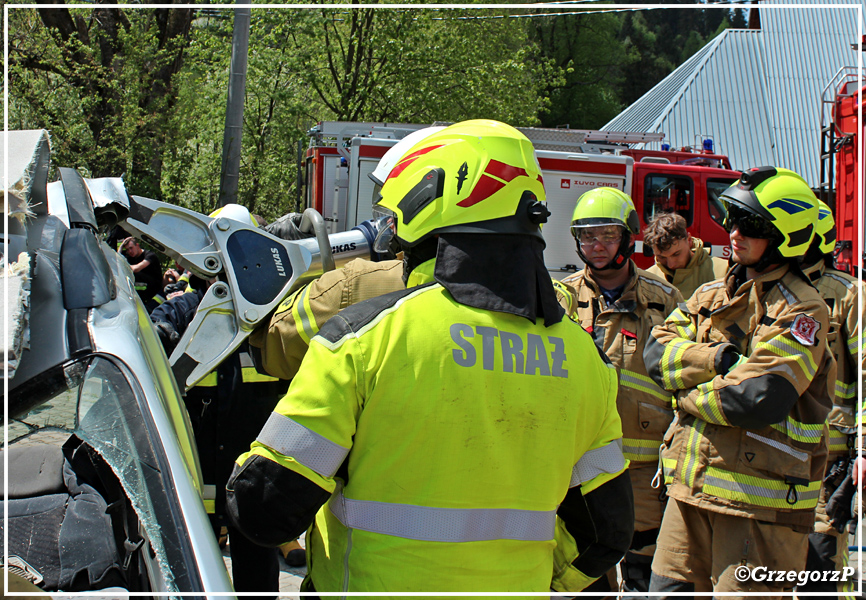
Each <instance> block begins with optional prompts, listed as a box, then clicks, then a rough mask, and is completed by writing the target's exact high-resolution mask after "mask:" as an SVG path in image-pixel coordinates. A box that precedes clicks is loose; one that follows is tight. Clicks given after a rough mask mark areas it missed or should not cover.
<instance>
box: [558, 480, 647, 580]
mask: <svg viewBox="0 0 866 600" xmlns="http://www.w3.org/2000/svg"><path fill="white" fill-rule="evenodd" d="M557 516H558V518H557V525H556V550H555V551H554V570H553V581H552V583H551V587H552V588H553V589H554V590H556V591H558V592H579V591H581V590H582V589H584V588H586V586H588V585H589V584H590V583H592V582H593V581H595V580H596V579H598V578H599V577H601V576H602V575H604V574H605V573H607V572H608V571H609V570H610V569H611V568H613V567H614V566H616V564H617V563H618V562H619V561H620V560H621V559H622V557H623V556H624V555H625V553H626V552H627V551H628V549H629V546H630V545H631V540H632V536H633V535H634V496H633V493H632V487H631V478H630V476H629V473H628V470H625V471H623V472H622V473H620V474H619V475H617V476H615V477H613V478H612V479H610V480H608V481H606V482H605V483H604V484H602V485H600V486H598V487H597V488H595V489H593V490H592V491H591V492H588V493H587V494H586V495H584V494H583V493H582V491H581V487H580V486H575V487H573V488H571V489H570V490H569V491H568V494H567V495H566V496H565V500H563V502H562V504H561V505H560V506H559V510H558V511H557Z"/></svg>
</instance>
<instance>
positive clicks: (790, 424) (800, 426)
mask: <svg viewBox="0 0 866 600" xmlns="http://www.w3.org/2000/svg"><path fill="white" fill-rule="evenodd" d="M771 427H772V428H773V429H775V430H776V431H781V432H782V433H784V434H785V435H787V436H788V437H790V438H793V439H795V440H797V441H798V442H805V443H807V444H817V443H818V442H820V441H821V436H822V435H824V424H823V423H821V424H814V425H811V426H810V425H808V424H806V423H800V422H799V421H795V420H794V419H792V418H791V417H788V418H787V419H786V420H785V421H784V422H782V423H773V424H772V425H771Z"/></svg>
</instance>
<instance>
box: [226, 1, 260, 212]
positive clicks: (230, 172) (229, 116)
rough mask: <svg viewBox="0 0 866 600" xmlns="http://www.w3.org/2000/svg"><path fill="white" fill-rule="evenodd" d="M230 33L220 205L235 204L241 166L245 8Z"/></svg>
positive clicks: (246, 43)
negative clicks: (230, 50)
mask: <svg viewBox="0 0 866 600" xmlns="http://www.w3.org/2000/svg"><path fill="white" fill-rule="evenodd" d="M234 12H235V22H234V29H233V33H232V62H231V70H230V73H229V89H228V98H227V100H226V126H225V132H224V133H223V157H222V168H221V170H220V194H219V203H220V206H225V205H226V204H230V203H236V202H237V201H238V179H239V178H240V167H241V136H242V134H243V126H244V95H245V90H246V85H247V55H248V53H249V46H250V13H251V12H252V9H251V8H250V7H249V6H246V7H241V8H236V9H234Z"/></svg>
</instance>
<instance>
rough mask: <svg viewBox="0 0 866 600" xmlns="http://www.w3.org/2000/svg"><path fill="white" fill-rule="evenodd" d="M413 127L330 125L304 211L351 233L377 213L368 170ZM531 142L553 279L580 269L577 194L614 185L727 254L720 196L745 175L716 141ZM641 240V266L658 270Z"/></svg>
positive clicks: (576, 136)
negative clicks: (543, 196)
mask: <svg viewBox="0 0 866 600" xmlns="http://www.w3.org/2000/svg"><path fill="white" fill-rule="evenodd" d="M422 127H427V125H417V124H397V123H348V122H336V121H325V122H321V123H319V124H318V125H317V126H316V127H314V128H313V129H312V130H311V131H310V144H309V147H308V149H307V151H306V155H305V157H304V172H305V182H304V189H305V199H304V204H305V206H306V207H312V208H315V209H316V210H318V211H319V212H320V213H321V214H322V215H323V216H324V218H325V220H326V222H327V223H328V227H329V233H336V232H339V231H345V230H346V229H349V228H351V227H354V226H355V225H357V224H358V223H360V222H361V221H364V220H365V219H369V218H370V217H371V216H372V196H373V183H372V181H371V180H370V179H369V177H368V174H369V173H371V172H372V171H373V169H374V168H375V167H376V164H377V163H378V161H379V159H380V158H381V157H382V155H384V153H385V152H386V151H387V150H388V148H390V147H391V146H392V145H394V144H395V143H397V141H398V140H399V139H401V138H402V137H403V136H405V135H407V134H408V133H410V132H412V131H415V130H417V129H420V128H422ZM518 129H520V131H522V132H523V133H524V134H526V136H527V137H528V138H529V139H530V140H531V141H532V143H533V145H534V146H535V149H536V154H537V156H538V161H539V163H540V165H541V169H542V171H543V173H544V184H545V188H546V191H547V205H548V209H549V210H550V211H551V213H552V214H551V217H550V219H549V220H548V222H547V224H545V226H544V230H543V231H544V237H545V240H546V242H547V248H546V249H545V253H544V260H545V263H546V264H547V266H548V269H549V270H550V271H551V272H552V274H553V276H554V277H564V276H565V275H567V274H568V273H570V272H573V271H575V270H577V269H578V268H580V261H579V259H578V256H577V253H576V252H575V247H574V240H573V238H572V237H571V234H570V231H569V227H570V225H571V215H572V212H573V210H574V205H575V202H576V201H577V198H578V197H579V196H580V195H581V194H582V193H584V192H585V191H587V190H590V189H593V188H596V187H601V186H610V187H614V188H617V189H620V190H623V191H625V192H626V193H628V194H630V195H631V196H632V198H633V199H634V202H635V207H636V208H637V211H638V214H639V215H640V217H641V222H642V226H645V225H646V223H647V221H649V220H650V219H651V218H652V217H653V216H654V215H655V214H657V213H659V212H663V211H671V212H678V213H680V214H681V215H683V217H685V219H686V222H687V223H688V225H689V230H690V231H691V232H692V234H693V235H696V236H698V237H700V238H701V239H703V240H704V243H705V245H706V247H708V248H709V249H710V251H711V253H712V254H713V255H714V256H721V257H727V256H728V255H729V252H730V249H729V247H728V235H727V233H725V230H724V229H723V228H722V225H721V222H722V220H723V218H724V208H723V206H722V204H721V202H720V201H719V195H720V194H721V192H722V191H724V190H725V189H726V188H727V187H728V186H729V185H730V184H731V183H733V182H734V181H736V179H737V178H738V177H739V175H740V173H739V172H738V171H735V170H733V169H731V165H730V162H729V161H728V158H727V157H726V156H723V155H720V154H715V153H714V152H713V151H712V145H711V142H708V143H703V144H702V145H701V147H700V148H698V149H695V148H681V149H679V150H670V149H668V148H665V149H663V150H649V149H631V148H630V145H636V144H643V145H646V144H650V143H652V144H660V143H661V142H662V140H663V138H664V134H654V133H619V132H608V131H589V130H574V129H541V128H518ZM641 240H642V236H639V237H638V241H637V244H636V252H635V260H636V262H637V263H638V265H640V266H642V267H648V266H649V265H651V264H652V252H651V251H649V250H647V251H646V253H645V252H644V251H643V242H642V241H641Z"/></svg>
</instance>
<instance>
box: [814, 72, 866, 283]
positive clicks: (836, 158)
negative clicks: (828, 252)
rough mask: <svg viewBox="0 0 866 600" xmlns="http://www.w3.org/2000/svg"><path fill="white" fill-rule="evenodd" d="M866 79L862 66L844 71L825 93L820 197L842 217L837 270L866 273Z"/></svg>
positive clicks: (840, 220)
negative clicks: (862, 116)
mask: <svg viewBox="0 0 866 600" xmlns="http://www.w3.org/2000/svg"><path fill="white" fill-rule="evenodd" d="M864 84H866V81H864V80H863V79H861V78H860V76H859V75H858V73H857V69H856V68H854V67H845V68H842V69H840V70H839V71H838V72H837V73H836V75H835V76H834V77H833V79H832V80H831V81H830V83H828V84H827V87H825V88H824V93H823V97H822V102H823V110H822V121H823V123H822V128H821V187H820V196H821V199H822V200H824V202H826V203H827V204H828V205H829V206H830V207H831V208H832V209H833V211H834V215H835V218H836V268H838V269H840V270H842V271H845V272H847V273H851V274H852V275H856V274H857V273H860V274H861V275H862V269H863V267H864V264H866V255H864V252H863V226H864V223H863V181H864V166H866V165H864V164H863V162H862V156H863V154H862V152H863V150H864V146H863V140H864V135H863V133H864V130H863V123H861V122H858V116H857V110H858V108H860V109H861V110H864V109H866V104H864V100H863V93H864V90H866V85H864Z"/></svg>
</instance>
